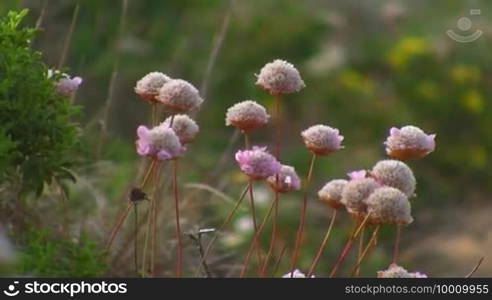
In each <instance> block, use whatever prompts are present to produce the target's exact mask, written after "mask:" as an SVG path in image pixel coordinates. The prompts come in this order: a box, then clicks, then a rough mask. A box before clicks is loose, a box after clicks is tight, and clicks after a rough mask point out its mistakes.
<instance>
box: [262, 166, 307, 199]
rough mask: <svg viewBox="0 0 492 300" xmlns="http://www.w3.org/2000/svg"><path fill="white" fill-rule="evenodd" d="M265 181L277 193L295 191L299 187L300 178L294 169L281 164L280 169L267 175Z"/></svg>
mask: <svg viewBox="0 0 492 300" xmlns="http://www.w3.org/2000/svg"><path fill="white" fill-rule="evenodd" d="M277 176H278V182H277ZM267 181H268V183H269V184H270V186H271V187H272V189H273V190H275V191H277V192H279V193H287V192H290V191H297V190H299V189H300V188H301V179H299V176H297V173H296V170H295V169H294V168H293V167H291V166H287V165H282V167H281V168H280V171H279V172H278V173H277V174H275V175H272V176H270V177H268V178H267Z"/></svg>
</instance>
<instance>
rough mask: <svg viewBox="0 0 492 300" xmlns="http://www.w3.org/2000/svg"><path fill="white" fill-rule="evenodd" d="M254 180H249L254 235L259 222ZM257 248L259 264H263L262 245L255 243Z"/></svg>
mask: <svg viewBox="0 0 492 300" xmlns="http://www.w3.org/2000/svg"><path fill="white" fill-rule="evenodd" d="M253 185H254V183H253V180H252V179H250V180H249V200H250V205H251V218H252V219H253V228H254V236H256V235H257V233H258V223H257V218H256V206H255V198H254V190H253ZM255 248H256V259H257V260H258V264H259V265H261V264H262V262H261V250H260V245H258V244H257V245H255Z"/></svg>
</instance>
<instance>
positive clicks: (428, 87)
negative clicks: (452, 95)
mask: <svg viewBox="0 0 492 300" xmlns="http://www.w3.org/2000/svg"><path fill="white" fill-rule="evenodd" d="M417 93H418V94H419V96H421V97H423V98H425V99H428V100H436V99H437V98H438V96H439V88H438V87H437V85H436V84H435V83H434V82H432V81H424V82H421V83H420V84H419V85H418V86H417Z"/></svg>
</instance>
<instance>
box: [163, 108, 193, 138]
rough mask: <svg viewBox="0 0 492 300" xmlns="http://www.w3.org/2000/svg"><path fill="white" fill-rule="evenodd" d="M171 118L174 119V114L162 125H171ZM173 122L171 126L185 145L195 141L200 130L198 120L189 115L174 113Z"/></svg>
mask: <svg viewBox="0 0 492 300" xmlns="http://www.w3.org/2000/svg"><path fill="white" fill-rule="evenodd" d="M171 119H173V116H171V117H168V118H167V119H166V120H164V122H162V125H163V126H165V127H170V126H171ZM172 123H173V124H172V126H171V128H172V129H173V130H174V132H175V133H176V135H177V136H178V138H179V141H180V142H181V144H183V145H184V144H188V143H191V142H193V140H194V139H195V137H196V135H197V134H198V131H199V130H200V129H199V127H198V125H197V124H196V122H195V121H194V120H193V119H192V118H190V117H188V116H187V115H174V119H173V121H172Z"/></svg>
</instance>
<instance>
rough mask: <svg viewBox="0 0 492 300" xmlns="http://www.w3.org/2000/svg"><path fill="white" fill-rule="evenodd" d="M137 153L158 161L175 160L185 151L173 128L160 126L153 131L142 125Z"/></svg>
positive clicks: (138, 131) (138, 130) (138, 132)
mask: <svg viewBox="0 0 492 300" xmlns="http://www.w3.org/2000/svg"><path fill="white" fill-rule="evenodd" d="M137 135H138V140H137V142H136V144H137V153H138V154H139V155H141V156H151V157H154V158H156V159H158V160H171V159H175V158H177V157H179V156H181V154H183V152H184V151H185V148H184V147H183V146H182V145H181V143H180V141H179V138H178V136H177V135H176V133H174V130H173V129H172V128H169V127H167V126H163V125H159V126H156V127H154V128H152V129H148V128H147V127H145V126H143V125H141V126H139V127H138V129H137Z"/></svg>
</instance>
